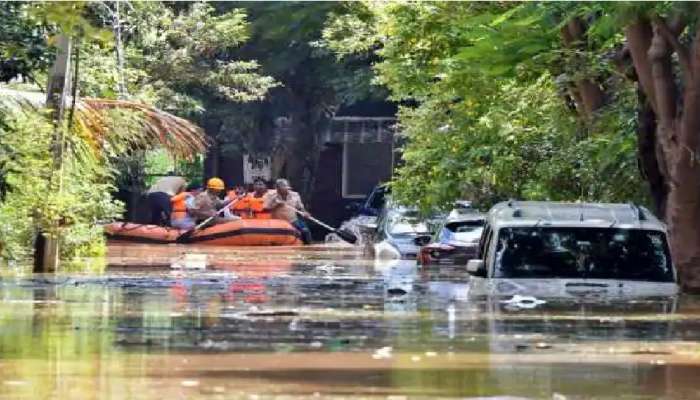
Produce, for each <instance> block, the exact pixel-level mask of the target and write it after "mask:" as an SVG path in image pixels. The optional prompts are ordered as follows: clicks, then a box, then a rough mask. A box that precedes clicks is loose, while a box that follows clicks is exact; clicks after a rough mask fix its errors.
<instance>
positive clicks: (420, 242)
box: [413, 235, 433, 246]
mask: <svg viewBox="0 0 700 400" xmlns="http://www.w3.org/2000/svg"><path fill="white" fill-rule="evenodd" d="M432 239H433V238H432V237H430V236H428V235H421V236H418V237H416V238H415V239H413V243H415V244H416V246H425V245H426V244H428V243H430V241H431V240H432Z"/></svg>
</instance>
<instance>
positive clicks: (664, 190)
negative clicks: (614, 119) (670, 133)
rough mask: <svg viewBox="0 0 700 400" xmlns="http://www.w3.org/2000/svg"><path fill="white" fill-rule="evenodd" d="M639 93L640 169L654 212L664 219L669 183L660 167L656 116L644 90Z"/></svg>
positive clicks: (638, 136) (638, 134)
mask: <svg viewBox="0 0 700 400" xmlns="http://www.w3.org/2000/svg"><path fill="white" fill-rule="evenodd" d="M637 92H638V96H637V98H638V103H639V108H638V110H637V120H638V125H637V155H638V159H639V169H640V172H641V174H642V176H643V177H644V179H645V180H646V181H647V183H648V185H649V192H650V193H651V197H652V199H653V200H654V211H655V213H656V215H660V216H661V217H662V218H663V217H664V216H665V215H666V201H667V198H668V182H667V180H666V178H665V176H664V175H663V174H662V172H661V169H660V167H659V162H658V155H660V152H659V150H658V148H659V146H658V143H657V141H656V114H654V110H653V109H652V108H651V104H650V102H649V101H648V99H647V97H646V96H645V95H644V92H643V91H642V90H637Z"/></svg>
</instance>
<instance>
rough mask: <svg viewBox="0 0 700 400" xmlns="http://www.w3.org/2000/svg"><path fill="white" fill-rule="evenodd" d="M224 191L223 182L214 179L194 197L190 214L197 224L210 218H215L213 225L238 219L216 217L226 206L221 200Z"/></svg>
mask: <svg viewBox="0 0 700 400" xmlns="http://www.w3.org/2000/svg"><path fill="white" fill-rule="evenodd" d="M224 189H225V187H224V181H222V180H221V179H220V178H216V177H215V178H211V179H209V180H208V181H207V189H206V190H205V191H203V192H202V193H200V194H198V195H197V197H195V199H194V207H193V208H192V209H191V213H192V215H193V216H194V217H195V218H196V219H197V222H201V221H204V220H206V219H208V218H211V217H215V218H214V219H213V221H214V224H218V223H222V222H228V221H233V220H236V219H240V217H238V216H235V215H228V216H218V215H217V214H218V212H219V210H220V209H221V208H222V207H224V205H225V204H226V201H225V200H223V199H222V198H221V195H222V193H223V192H224Z"/></svg>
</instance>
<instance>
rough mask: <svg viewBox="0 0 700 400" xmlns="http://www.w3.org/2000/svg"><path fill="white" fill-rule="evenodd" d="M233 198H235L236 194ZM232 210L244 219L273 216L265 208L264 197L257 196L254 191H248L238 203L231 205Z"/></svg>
mask: <svg viewBox="0 0 700 400" xmlns="http://www.w3.org/2000/svg"><path fill="white" fill-rule="evenodd" d="M229 196H231V194H229ZM229 198H231V197H229ZM233 198H235V195H234V197H233ZM231 210H232V211H233V212H234V213H236V215H238V216H240V217H241V218H243V219H270V218H272V216H271V215H270V213H269V212H267V211H264V210H263V199H262V197H255V194H254V193H248V194H247V195H246V196H245V197H244V198H242V199H240V200H238V202H237V203H235V204H233V205H232V206H231Z"/></svg>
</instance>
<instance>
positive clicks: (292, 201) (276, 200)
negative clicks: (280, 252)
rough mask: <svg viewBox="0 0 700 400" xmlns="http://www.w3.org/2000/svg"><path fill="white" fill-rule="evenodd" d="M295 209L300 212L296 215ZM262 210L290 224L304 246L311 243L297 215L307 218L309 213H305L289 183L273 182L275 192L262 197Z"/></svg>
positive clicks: (308, 234)
mask: <svg viewBox="0 0 700 400" xmlns="http://www.w3.org/2000/svg"><path fill="white" fill-rule="evenodd" d="M287 206H290V207H287ZM295 209H296V210H299V211H301V212H300V213H298V212H297V211H295ZM263 210H264V211H268V212H270V214H271V216H272V218H273V219H282V220H285V221H287V222H289V223H290V224H292V226H293V227H294V228H295V229H296V230H297V231H298V232H299V234H300V235H301V240H302V241H303V242H304V244H310V243H311V232H310V231H309V228H308V227H307V226H306V223H305V222H304V220H302V219H301V218H299V215H298V214H301V215H302V216H304V217H308V216H309V213H307V212H306V209H305V208H304V203H302V202H301V196H299V193H297V192H295V191H292V190H291V187H290V186H289V181H287V180H286V179H277V181H275V190H271V191H269V192H267V193H265V194H264V195H263Z"/></svg>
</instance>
